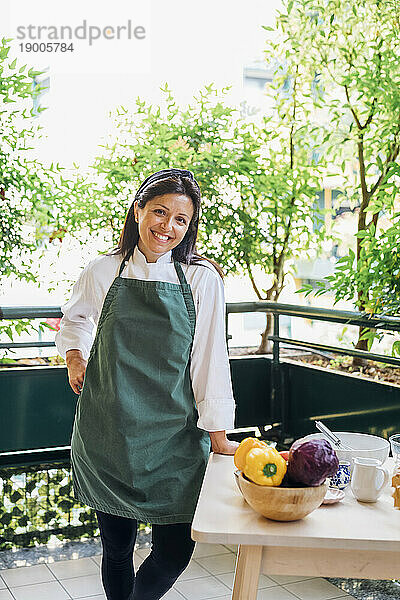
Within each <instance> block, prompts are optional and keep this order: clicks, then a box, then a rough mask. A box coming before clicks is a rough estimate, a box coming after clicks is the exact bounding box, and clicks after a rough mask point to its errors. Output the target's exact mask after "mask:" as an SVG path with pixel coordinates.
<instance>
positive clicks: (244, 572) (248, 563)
mask: <svg viewBox="0 0 400 600" xmlns="http://www.w3.org/2000/svg"><path fill="white" fill-rule="evenodd" d="M262 549H263V547H262V546H245V545H243V544H239V548H238V555H237V560H236V568H235V581H234V584H233V591H232V600H256V597H257V589H258V579H259V576H260V567H261V557H262Z"/></svg>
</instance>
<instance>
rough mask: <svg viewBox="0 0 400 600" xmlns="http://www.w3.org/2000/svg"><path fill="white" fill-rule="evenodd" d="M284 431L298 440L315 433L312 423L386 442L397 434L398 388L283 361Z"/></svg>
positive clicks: (399, 414) (399, 421) (399, 426)
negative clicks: (369, 434)
mask: <svg viewBox="0 0 400 600" xmlns="http://www.w3.org/2000/svg"><path fill="white" fill-rule="evenodd" d="M281 369H282V370H283V376H284V378H283V379H284V396H285V397H286V416H287V421H286V428H287V430H288V431H289V432H290V434H291V435H292V436H293V437H295V438H298V437H300V436H302V435H306V434H308V433H314V432H315V431H316V430H315V426H314V421H315V420H317V419H318V420H320V421H324V422H325V423H326V425H328V427H330V428H331V429H333V430H335V431H358V432H364V433H371V434H373V435H379V436H382V437H385V438H388V437H389V435H391V434H392V433H394V432H398V431H400V387H399V386H396V385H392V384H390V383H386V382H378V381H371V380H368V379H363V378H361V377H359V376H357V375H352V374H350V373H349V374H347V373H343V372H342V371H335V370H333V369H324V368H323V367H318V366H315V365H309V364H307V365H306V364H302V363H299V362H297V361H293V360H290V359H286V360H285V361H284V362H282V363H281Z"/></svg>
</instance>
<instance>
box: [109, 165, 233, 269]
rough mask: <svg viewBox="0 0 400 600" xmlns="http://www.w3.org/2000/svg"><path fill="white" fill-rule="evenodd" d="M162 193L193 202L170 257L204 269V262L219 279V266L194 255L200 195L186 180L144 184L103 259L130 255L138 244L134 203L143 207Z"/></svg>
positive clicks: (184, 178)
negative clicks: (185, 197)
mask: <svg viewBox="0 0 400 600" xmlns="http://www.w3.org/2000/svg"><path fill="white" fill-rule="evenodd" d="M163 194H182V195H184V196H188V197H189V198H190V199H191V200H192V203H193V217H192V219H191V221H190V223H189V227H188V230H187V231H186V234H185V237H184V238H183V240H182V241H181V242H180V243H179V244H178V246H176V247H175V248H173V250H172V257H173V258H174V259H175V260H177V261H178V262H181V263H185V264H188V265H202V266H205V264H204V263H205V261H207V262H209V263H211V264H212V265H213V266H214V267H215V268H216V270H217V271H218V273H219V274H220V275H221V277H222V279H223V278H224V272H223V270H222V269H221V267H220V266H219V264H218V263H216V262H215V261H214V260H211V259H210V258H207V257H206V256H203V255H201V254H199V253H198V252H197V248H196V241H197V231H198V226H199V217H200V205H201V194H200V190H199V188H198V186H197V185H196V183H194V182H193V181H192V180H191V179H190V178H189V177H180V176H175V175H174V176H169V177H166V178H165V179H161V180H158V181H155V182H153V183H151V184H149V185H147V186H146V187H145V188H144V190H143V191H142V192H139V194H137V195H136V197H135V200H134V201H133V202H132V205H131V207H130V208H129V210H128V212H127V215H126V217H125V223H124V226H123V229H122V232H121V235H120V238H119V242H118V244H117V246H116V247H115V248H114V249H113V250H111V252H108V253H106V256H112V255H118V254H121V255H122V256H123V257H124V258H125V257H126V256H127V255H128V254H129V253H131V252H133V250H134V249H135V247H136V246H137V244H138V241H139V227H138V223H136V220H135V213H134V210H133V207H134V204H135V202H137V203H138V207H139V208H144V207H145V206H146V204H147V202H148V201H149V200H152V199H153V198H155V197H156V196H162V195H163ZM200 261H201V262H200Z"/></svg>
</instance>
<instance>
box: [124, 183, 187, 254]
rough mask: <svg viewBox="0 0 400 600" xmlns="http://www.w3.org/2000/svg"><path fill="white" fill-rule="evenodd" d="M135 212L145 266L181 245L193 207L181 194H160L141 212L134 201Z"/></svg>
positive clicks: (139, 243) (141, 209) (139, 244)
mask: <svg viewBox="0 0 400 600" xmlns="http://www.w3.org/2000/svg"><path fill="white" fill-rule="evenodd" d="M134 211H135V219H136V222H137V223H138V224H139V225H138V229H139V241H138V246H139V249H140V250H141V251H142V252H143V254H144V255H145V256H146V258H147V260H148V262H156V260H157V258H159V257H160V256H161V255H162V254H164V252H166V251H167V250H172V249H173V248H175V247H176V246H178V244H180V243H181V241H182V240H183V238H184V236H185V234H186V232H187V230H188V226H189V223H190V220H191V219H192V217H193V213H194V207H193V202H192V200H191V199H190V198H189V197H188V196H185V195H184V194H180V195H179V194H163V195H161V196H155V197H154V198H153V199H152V200H149V201H148V202H147V203H146V205H145V206H144V207H143V208H139V206H138V202H137V201H136V203H135V206H134Z"/></svg>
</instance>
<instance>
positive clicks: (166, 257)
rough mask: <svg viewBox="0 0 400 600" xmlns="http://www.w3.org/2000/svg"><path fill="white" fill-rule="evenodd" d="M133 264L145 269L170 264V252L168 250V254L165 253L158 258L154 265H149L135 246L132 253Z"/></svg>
mask: <svg viewBox="0 0 400 600" xmlns="http://www.w3.org/2000/svg"><path fill="white" fill-rule="evenodd" d="M133 262H134V263H136V264H140V265H146V267H147V268H149V267H150V265H159V264H164V263H171V262H172V250H168V252H166V253H165V254H163V255H162V256H160V257H159V258H157V260H156V262H155V263H149V262H147V258H146V257H145V255H144V254H143V252H142V251H141V250H139V246H138V245H136V246H135V250H134V252H133Z"/></svg>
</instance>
